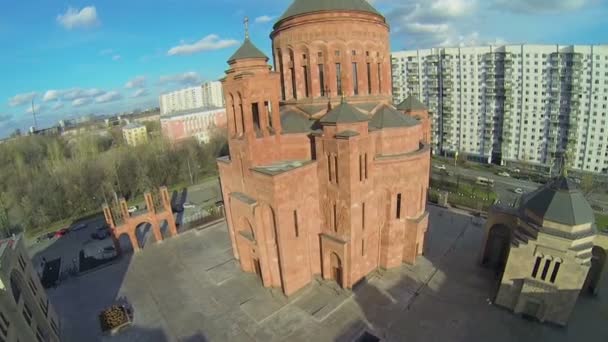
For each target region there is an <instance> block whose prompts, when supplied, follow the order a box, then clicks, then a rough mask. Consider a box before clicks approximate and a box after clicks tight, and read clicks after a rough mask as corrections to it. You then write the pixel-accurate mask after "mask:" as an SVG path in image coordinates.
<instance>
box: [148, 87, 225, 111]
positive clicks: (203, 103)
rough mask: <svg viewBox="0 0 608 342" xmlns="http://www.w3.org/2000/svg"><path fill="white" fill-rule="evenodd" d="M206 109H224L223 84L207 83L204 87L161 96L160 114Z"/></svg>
mask: <svg viewBox="0 0 608 342" xmlns="http://www.w3.org/2000/svg"><path fill="white" fill-rule="evenodd" d="M205 107H224V95H223V93H222V88H221V82H219V81H212V82H206V83H204V84H203V85H202V86H196V87H191V88H185V89H180V90H176V91H173V92H170V93H166V94H162V95H161V96H160V114H161V115H167V114H171V113H175V112H180V111H184V110H190V109H195V108H205Z"/></svg>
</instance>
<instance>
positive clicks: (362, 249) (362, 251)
mask: <svg viewBox="0 0 608 342" xmlns="http://www.w3.org/2000/svg"><path fill="white" fill-rule="evenodd" d="M364 255H365V239H361V256H364Z"/></svg>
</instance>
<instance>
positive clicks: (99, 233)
mask: <svg viewBox="0 0 608 342" xmlns="http://www.w3.org/2000/svg"><path fill="white" fill-rule="evenodd" d="M109 236H110V230H109V229H107V228H106V227H100V228H97V230H95V232H94V233H93V234H91V238H93V239H95V240H104V239H106V238H108V237H109Z"/></svg>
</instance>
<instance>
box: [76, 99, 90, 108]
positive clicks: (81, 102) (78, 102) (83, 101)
mask: <svg viewBox="0 0 608 342" xmlns="http://www.w3.org/2000/svg"><path fill="white" fill-rule="evenodd" d="M89 103H91V99H90V98H80V99H76V100H74V101H72V107H82V106H86V105H88V104H89Z"/></svg>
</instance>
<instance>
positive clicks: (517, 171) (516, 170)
mask: <svg viewBox="0 0 608 342" xmlns="http://www.w3.org/2000/svg"><path fill="white" fill-rule="evenodd" d="M513 172H515V173H520V172H521V170H520V169H513Z"/></svg>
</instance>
